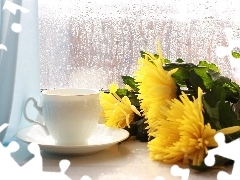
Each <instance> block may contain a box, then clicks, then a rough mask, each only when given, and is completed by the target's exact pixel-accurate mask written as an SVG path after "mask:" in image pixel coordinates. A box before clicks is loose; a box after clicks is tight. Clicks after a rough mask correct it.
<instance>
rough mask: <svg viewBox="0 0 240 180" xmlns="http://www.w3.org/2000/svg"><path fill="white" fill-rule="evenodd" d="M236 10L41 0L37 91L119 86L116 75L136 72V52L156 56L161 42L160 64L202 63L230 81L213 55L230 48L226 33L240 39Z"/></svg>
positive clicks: (188, 0) (188, 3) (201, 4)
mask: <svg viewBox="0 0 240 180" xmlns="http://www.w3.org/2000/svg"><path fill="white" fill-rule="evenodd" d="M238 4H239V0H219V1H207V0H202V1H192V0H181V1H179V0H161V1H159V0H148V1H145V0H144V1H143V0H121V1H120V0H119V1H118V0H115V1H112V0H101V1H98V0H88V1H87V0H71V1H67V0H51V1H49V0H40V1H39V24H40V53H41V88H57V87H70V86H71V87H90V88H99V89H101V88H104V89H106V88H107V87H108V84H109V83H111V82H117V83H119V84H121V75H131V74H132V73H133V72H134V70H135V68H136V64H137V59H138V57H139V56H140V54H139V52H140V50H144V51H150V52H153V53H155V52H156V49H157V41H158V40H160V41H161V44H162V49H163V54H164V56H165V58H168V59H170V60H172V61H173V60H175V59H177V58H182V59H184V60H185V61H187V62H195V63H196V62H198V61H199V60H207V61H210V62H213V63H217V64H218V65H219V67H220V68H221V71H222V73H223V74H224V75H227V76H229V77H233V78H234V74H235V73H236V72H237V69H234V67H233V66H231V63H230V60H229V58H227V57H223V58H219V57H217V56H216V52H215V51H216V48H217V47H218V46H228V40H227V38H226V33H225V32H224V29H225V28H231V29H232V30H233V38H234V39H240V37H239V36H240V22H239V21H240V20H239V14H240V11H239V6H238ZM239 46H240V43H239ZM236 48H237V47H236ZM233 69H234V70H233ZM234 72H235V73H234Z"/></svg>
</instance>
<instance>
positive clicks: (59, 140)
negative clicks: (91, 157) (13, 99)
mask: <svg viewBox="0 0 240 180" xmlns="http://www.w3.org/2000/svg"><path fill="white" fill-rule="evenodd" d="M29 101H33V103H34V107H35V108H36V109H37V110H38V112H39V113H40V114H41V115H42V117H43V121H44V122H43V123H40V122H37V121H34V120H32V119H30V118H29V117H28V116H27V112H26V109H27V105H28V103H29ZM99 115H100V102H99V91H98V90H93V89H53V90H46V91H43V92H42V93H41V106H38V103H37V101H36V100H35V99H34V98H32V97H30V98H28V99H27V100H26V103H25V107H24V116H25V118H26V120H28V121H29V122H33V123H36V124H39V125H40V126H42V127H43V128H44V130H45V131H46V132H47V133H48V134H49V135H50V136H52V138H53V139H54V140H55V142H56V144H57V145H83V144H86V143H87V140H88V138H89V137H90V136H91V135H92V134H93V132H94V129H95V128H96V126H97V123H98V120H99Z"/></svg>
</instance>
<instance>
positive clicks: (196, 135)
mask: <svg viewBox="0 0 240 180" xmlns="http://www.w3.org/2000/svg"><path fill="white" fill-rule="evenodd" d="M169 104H170V105H169V107H168V108H167V107H165V108H163V109H162V110H161V112H162V113H163V114H164V115H165V116H166V117H167V118H166V119H163V120H162V121H160V125H159V127H158V131H157V134H156V138H154V139H153V140H152V141H150V142H149V143H148V148H149V150H150V157H151V158H152V159H155V160H159V161H163V162H167V163H175V162H177V161H179V160H183V162H185V163H191V164H192V165H197V166H199V165H201V163H202V162H203V159H204V157H205V155H206V154H207V150H208V148H209V147H216V146H217V143H216V142H215V140H214V136H215V134H216V133H218V132H223V133H224V134H231V133H234V132H236V131H239V130H240V128H239V126H234V127H229V128H224V129H221V130H219V131H216V130H215V129H212V128H211V126H210V124H206V125H204V118H203V105H202V90H201V89H200V88H199V89H198V99H194V100H193V101H190V100H189V98H188V97H187V95H186V94H185V93H184V92H182V95H181V96H180V100H177V99H173V100H171V101H169Z"/></svg>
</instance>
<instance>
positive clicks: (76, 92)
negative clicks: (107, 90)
mask: <svg viewBox="0 0 240 180" xmlns="http://www.w3.org/2000/svg"><path fill="white" fill-rule="evenodd" d="M59 91H62V92H61V93H62V94H61V93H60V92H59ZM64 91H65V92H64ZM67 91H69V92H67ZM99 93H100V92H99V90H97V89H91V88H56V89H47V90H44V91H42V94H43V95H47V96H68V97H69V96H88V95H97V94H99Z"/></svg>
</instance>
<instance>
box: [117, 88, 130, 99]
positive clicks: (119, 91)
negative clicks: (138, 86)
mask: <svg viewBox="0 0 240 180" xmlns="http://www.w3.org/2000/svg"><path fill="white" fill-rule="evenodd" d="M116 93H117V95H119V97H121V98H122V97H123V96H127V94H128V90H127V89H117V92H116Z"/></svg>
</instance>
